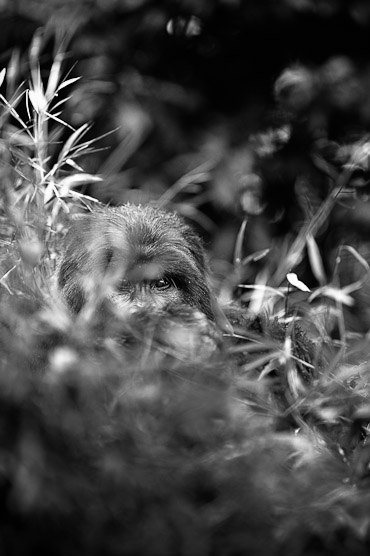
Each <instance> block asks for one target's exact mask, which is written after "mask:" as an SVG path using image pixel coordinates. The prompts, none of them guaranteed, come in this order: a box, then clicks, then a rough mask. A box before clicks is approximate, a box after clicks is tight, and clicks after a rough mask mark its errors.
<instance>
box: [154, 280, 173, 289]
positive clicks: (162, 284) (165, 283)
mask: <svg viewBox="0 0 370 556" xmlns="http://www.w3.org/2000/svg"><path fill="white" fill-rule="evenodd" d="M151 286H152V288H155V289H156V290H159V291H164V290H168V288H170V287H171V286H173V283H172V281H171V280H169V279H168V278H158V280H154V281H153V282H152V284H151Z"/></svg>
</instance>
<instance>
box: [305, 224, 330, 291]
mask: <svg viewBox="0 0 370 556" xmlns="http://www.w3.org/2000/svg"><path fill="white" fill-rule="evenodd" d="M306 241H307V253H308V259H309V261H310V265H311V269H312V272H313V275H314V276H315V278H316V280H317V281H318V282H319V284H320V285H321V286H323V285H324V284H326V282H327V279H326V275H325V270H324V265H323V262H322V258H321V254H320V250H319V247H318V245H317V243H316V241H315V239H314V237H313V236H312V235H311V234H307V238H306Z"/></svg>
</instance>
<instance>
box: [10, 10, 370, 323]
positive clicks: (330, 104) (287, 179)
mask: <svg viewBox="0 0 370 556" xmlns="http://www.w3.org/2000/svg"><path fill="white" fill-rule="evenodd" d="M0 18H1V30H2V32H1V35H0V58H1V63H0V66H1V67H7V68H8V85H7V87H8V89H9V87H10V86H9V82H11V79H9V73H10V74H11V75H13V76H14V90H15V87H16V85H19V83H20V82H21V81H22V80H23V79H26V78H27V72H28V69H29V68H28V63H29V54H30V52H29V50H30V48H31V47H32V48H35V44H36V43H35V40H34V37H35V34H36V36H37V33H39V29H40V28H41V27H42V28H44V31H43V35H42V45H41V46H40V45H39V47H38V48H39V53H40V60H41V63H42V68H43V71H44V74H45V75H47V73H48V70H49V69H50V66H51V63H52V60H53V59H54V56H55V51H56V49H57V48H58V47H60V45H61V44H62V45H63V48H62V50H63V51H64V52H65V53H66V56H65V59H64V62H63V63H64V66H65V75H66V76H67V78H70V77H77V76H79V77H81V79H80V80H79V81H78V82H76V83H75V84H74V85H73V87H72V89H71V93H70V94H71V96H70V98H69V100H68V102H67V103H66V108H65V110H64V112H63V114H62V117H63V119H64V120H65V121H66V122H68V123H69V124H70V125H71V126H72V127H73V128H79V127H80V126H81V125H83V124H85V123H92V124H93V125H92V126H91V129H90V130H89V133H88V135H87V138H88V139H94V140H95V141H94V152H93V153H92V154H89V155H88V156H86V157H83V158H82V159H81V160H80V164H81V168H83V169H84V170H85V171H87V172H91V173H97V174H99V175H100V176H102V177H103V178H104V180H103V181H102V182H98V183H95V184H93V185H90V186H89V187H88V188H87V187H86V186H84V189H82V191H83V192H84V193H88V194H90V195H93V196H94V197H97V198H98V199H99V200H101V201H102V202H105V203H110V204H121V203H124V202H127V201H130V202H134V203H139V202H151V201H155V202H158V203H159V204H161V205H163V206H167V207H169V208H174V209H176V210H178V211H179V212H180V213H181V214H182V215H183V216H185V217H186V218H188V219H189V220H191V222H192V223H193V225H195V227H196V228H197V229H198V231H199V233H200V234H201V235H202V236H203V237H204V240H205V242H206V246H207V248H208V250H209V251H210V253H211V260H212V266H213V270H214V272H215V276H216V277H218V278H219V282H220V283H222V280H223V279H224V277H225V276H227V275H228V273H230V268H231V265H232V263H233V258H234V254H235V245H236V244H237V242H238V239H237V238H238V233H239V230H240V228H241V226H242V224H243V222H244V223H245V224H246V227H245V230H244V231H243V234H242V235H240V234H239V251H238V256H239V257H240V256H242V257H252V258H251V260H250V262H249V264H248V265H244V267H243V271H242V274H243V275H242V276H238V277H237V280H241V279H242V280H244V281H253V280H255V279H256V276H258V273H259V272H261V269H262V268H265V267H266V261H268V265H269V268H270V273H269V276H270V277H271V276H273V274H274V271H275V269H276V267H277V266H278V260H279V259H280V258H281V257H282V256H283V255H284V253H285V251H284V249H286V247H285V246H286V245H287V243H288V244H289V242H291V241H293V239H294V238H295V237H296V236H297V234H298V233H299V231H300V230H302V227H303V226H304V224H305V223H307V222H309V221H310V220H312V218H314V216H315V214H317V211H318V209H319V207H320V206H321V205H322V203H323V202H324V201H325V199H326V198H327V197H328V195H330V194H332V193H333V191H334V192H335V191H336V190H337V193H336V194H335V199H336V202H335V206H332V207H330V209H331V210H330V211H328V212H329V213H330V214H328V215H327V217H325V218H324V219H322V220H321V221H320V222H319V224H318V226H317V229H316V230H315V234H314V235H315V240H316V242H317V245H318V247H319V249H320V252H321V257H322V259H323V265H324V267H325V272H327V273H328V276H329V280H330V275H331V273H332V272H333V267H334V265H335V259H336V253H337V251H336V250H337V248H338V246H340V245H342V244H343V243H348V244H350V245H352V246H353V247H354V248H355V249H356V250H357V252H359V253H360V254H361V256H363V257H365V259H367V258H369V257H368V254H369V252H370V249H369V246H368V237H369V231H370V230H369V228H370V218H369V217H370V210H369V209H370V205H369V200H368V199H369V179H368V170H369V152H370V142H369V141H368V135H367V134H368V132H369V126H370V95H369V85H370V59H369V58H370V33H369V31H370V4H369V2H368V1H367V0H281V1H280V2H276V1H275V0H264V1H261V0H249V1H244V2H243V1H242V0H214V1H209V0H196V1H195V0H167V1H166V0H164V1H161V2H155V1H152V0H1V2H0ZM40 40H41V39H40ZM32 41H33V42H32ZM31 45H33V46H31ZM13 92H14V91H11V90H10V91H9V90H8V91H4V93H6V94H7V95H8V97H9V95H10V96H11V94H12V93H13ZM68 94H69V92H68ZM62 144H63V137H62V138H59V141H56V143H55V146H54V147H53V148H54V149H55V156H57V153H58V149H59V148H60V145H62ZM272 247H274V248H273V249H272ZM267 250H270V251H267ZM254 253H257V254H261V258H262V262H259V256H258V255H257V256H256V257H253V254H254ZM333 261H334V262H333ZM342 268H343V269H344V270H343V272H342V275H343V276H344V278H343V280H344V282H346V281H347V282H348V283H351V282H353V281H354V280H355V279H357V278H358V276H357V274H358V273H360V274H361V272H363V265H362V266H361V265H360V266H359V265H357V267H356V264H353V258H352V259H351V260H350V262H349V264H348V265H347V267H346V265H345V264H344V265H342ZM299 272H300V276H302V278H303V279H304V280H305V281H306V282H307V284H308V285H309V286H311V287H315V285H317V273H316V275H315V272H312V270H311V267H310V265H308V264H307V263H306V262H305V261H304V260H303V261H301V262H300V267H299ZM356 273H357V274H356ZM281 280H282V277H281V276H276V277H275V283H273V280H272V282H271V285H273V286H278V285H280V284H281ZM369 291H370V290H369ZM359 295H360V294H359ZM361 295H362V296H364V295H365V296H367V295H368V294H367V291H366V287H365V288H363V290H362V293H361ZM366 299H367V297H366ZM359 305H362V306H363V298H361V300H360V303H359ZM357 311H359V308H358V307H357ZM361 319H362V320H363V321H364V322H363V324H361V325H359V326H360V328H361V327H364V328H365V329H367V328H368V323H369V322H370V319H369V317H368V316H367V314H366V315H365V314H364V315H362V316H361ZM361 319H360V320H361Z"/></svg>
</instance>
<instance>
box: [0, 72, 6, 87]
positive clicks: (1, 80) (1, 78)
mask: <svg viewBox="0 0 370 556" xmlns="http://www.w3.org/2000/svg"><path fill="white" fill-rule="evenodd" d="M5 75H6V69H5V68H3V69H2V70H1V71H0V87H1V85H2V84H3V83H4V79H5Z"/></svg>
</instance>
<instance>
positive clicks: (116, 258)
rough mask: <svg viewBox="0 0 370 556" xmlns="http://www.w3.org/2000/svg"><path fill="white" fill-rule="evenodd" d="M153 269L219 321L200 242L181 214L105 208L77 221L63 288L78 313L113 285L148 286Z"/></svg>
mask: <svg viewBox="0 0 370 556" xmlns="http://www.w3.org/2000/svg"><path fill="white" fill-rule="evenodd" d="M153 269H155V272H156V274H157V275H158V276H162V275H163V276H166V277H167V278H169V279H170V280H171V281H172V282H173V283H174V284H175V286H176V288H174V289H175V290H176V293H175V294H174V295H176V296H178V297H179V298H180V299H179V300H180V302H181V303H183V304H185V305H189V306H191V307H196V308H198V309H199V310H200V311H202V312H203V313H204V314H205V315H206V316H207V317H208V318H209V319H211V320H214V311H213V307H212V300H211V298H212V295H211V290H210V286H209V279H208V269H207V262H206V258H205V252H204V249H203V245H202V242H201V240H200V238H199V237H198V236H197V235H196V234H195V233H194V232H193V231H192V229H191V228H190V227H189V226H188V225H187V224H186V223H185V222H184V221H183V220H182V219H181V218H180V217H179V216H177V215H176V214H174V213H169V212H165V211H162V210H159V209H156V208H153V207H150V206H134V205H124V206H121V207H115V208H101V209H98V210H95V211H93V212H92V213H91V214H88V215H86V216H82V217H80V218H77V219H76V220H75V221H74V222H73V224H72V226H71V228H70V230H69V232H68V234H67V237H66V246H65V251H64V254H63V255H62V259H61V262H60V265H59V269H58V274H57V283H58V288H59V290H60V291H61V292H62V295H63V296H64V298H65V300H66V302H67V304H68V305H69V307H70V308H71V309H72V310H73V311H74V312H76V313H78V312H79V311H80V310H81V309H82V307H83V306H84V305H85V303H86V302H88V301H90V300H94V299H96V298H98V297H99V296H101V295H102V291H101V290H102V288H104V284H105V283H106V282H107V280H108V282H109V280H110V282H111V283H112V282H115V284H114V285H116V286H117V288H118V286H119V282H120V281H121V280H124V279H126V278H128V279H130V280H135V281H141V280H143V281H145V280H146V279H148V277H150V276H148V273H149V274H150V273H151V272H153ZM99 288H100V290H99ZM164 295H165V294H164ZM103 296H104V292H103ZM117 298H119V293H118V294H117ZM169 302H171V299H169Z"/></svg>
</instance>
